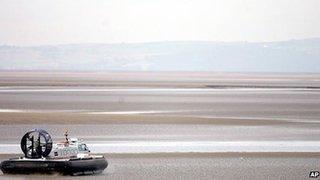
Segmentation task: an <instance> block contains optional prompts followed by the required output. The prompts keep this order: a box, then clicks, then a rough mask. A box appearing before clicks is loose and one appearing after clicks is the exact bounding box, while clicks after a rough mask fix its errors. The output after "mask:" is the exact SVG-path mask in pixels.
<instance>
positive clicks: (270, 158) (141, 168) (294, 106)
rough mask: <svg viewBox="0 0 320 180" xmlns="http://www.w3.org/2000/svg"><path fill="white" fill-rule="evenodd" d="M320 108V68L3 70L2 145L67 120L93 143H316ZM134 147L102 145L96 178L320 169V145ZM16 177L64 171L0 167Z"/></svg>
mask: <svg viewBox="0 0 320 180" xmlns="http://www.w3.org/2000/svg"><path fill="white" fill-rule="evenodd" d="M319 109H320V75H319V74H241V73H232V74H230V73H229V74H225V73H121V72H110V73H83V72H77V73H68V72H60V73H52V72H2V73H0V151H1V152H4V144H8V145H14V144H19V141H20V138H21V136H22V135H23V134H24V133H25V132H26V131H27V130H30V129H33V128H44V129H47V130H48V131H49V132H50V134H51V135H52V136H53V137H54V140H60V139H62V138H63V132H64V130H65V129H69V131H70V133H71V134H72V135H74V136H78V137H81V138H83V139H85V140H86V141H87V142H88V143H89V144H90V143H106V142H123V141H125V142H132V143H133V144H134V142H136V141H139V142H145V143H148V142H163V143H166V142H171V143H172V142H185V141H188V142H201V141H204V142H211V143H215V142H237V143H238V144H240V146H242V144H241V142H266V143H268V142H271V144H272V143H277V142H280V143H281V142H285V143H286V144H291V143H292V144H295V143H297V142H299V143H303V142H306V143H308V142H309V144H310V142H312V143H313V142H314V143H315V144H318V143H317V142H319V141H320V111H319ZM244 144H245V143H244ZM1 145H2V147H1ZM164 146H165V144H164ZM244 147H245V146H244ZM289 147H291V146H289ZM231 148H232V147H231ZM198 149H199V148H198ZM200 149H201V148H200ZM240 149H241V148H240ZM317 149H318V150H319V151H317ZM138 150H139V147H137V149H136V150H134V149H132V151H133V152H131V153H123V154H114V153H110V154H106V157H107V158H108V160H109V162H110V167H108V169H107V170H106V171H105V172H104V174H102V175H99V176H95V178H98V179H99V178H101V179H105V178H110V179H128V178H129V177H130V179H150V178H152V179H212V178H217V179H235V178H236V179H307V178H308V175H309V171H311V170H319V169H317V168H318V167H319V158H318V157H319V154H318V153H317V152H320V148H319V146H315V148H313V150H312V151H313V152H303V151H305V149H304V150H302V151H301V152H286V151H283V152H278V153H276V152H272V153H271V152H269V153H268V152H260V153H259V152H256V153H249V152H246V153H245V152H242V153H240V152H238V153H237V152H233V153H223V152H221V153H213V152H212V153H199V152H194V153H185V152H180V153H178V152H177V153H172V152H171V153H163V152H162V151H161V152H158V153H155V152H152V153H144V152H142V153H141V152H140V153H138V154H137V153H135V151H136V152H138ZM242 150H243V148H242ZM292 150H293V151H294V150H295V149H292ZM173 151H174V149H173ZM235 151H236V150H235ZM273 151H277V147H275V149H273ZM307 151H308V150H307ZM13 153H18V150H17V152H13ZM4 157H7V156H5V155H0V158H1V159H3V158H4ZM12 177H14V178H18V179H19V178H21V179H33V178H39V179H40V178H43V177H45V178H58V179H59V178H62V177H61V176H58V175H50V176H48V175H44V176H43V175H38V176H5V175H1V176H0V178H1V179H2V178H12ZM77 178H79V179H82V178H83V179H85V178H87V177H77Z"/></svg>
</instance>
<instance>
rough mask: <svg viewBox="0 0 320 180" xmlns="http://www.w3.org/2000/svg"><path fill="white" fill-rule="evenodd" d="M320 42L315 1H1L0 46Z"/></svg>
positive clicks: (318, 0) (318, 10) (319, 10)
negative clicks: (167, 42)
mask: <svg viewBox="0 0 320 180" xmlns="http://www.w3.org/2000/svg"><path fill="white" fill-rule="evenodd" d="M310 37H320V0H54V1H47V0H0V44H11V45H41V44H65V43H115V42H149V41H176V40H205V41H278V40H287V39H301V38H310Z"/></svg>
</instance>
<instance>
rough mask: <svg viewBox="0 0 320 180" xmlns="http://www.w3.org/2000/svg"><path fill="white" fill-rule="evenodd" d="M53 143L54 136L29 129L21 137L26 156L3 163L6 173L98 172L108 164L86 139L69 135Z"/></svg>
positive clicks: (75, 173)
mask: <svg viewBox="0 0 320 180" xmlns="http://www.w3.org/2000/svg"><path fill="white" fill-rule="evenodd" d="M65 137H66V138H65V141H63V142H60V143H57V144H55V145H53V143H52V139H51V136H50V135H49V134H48V133H47V132H46V131H45V130H42V129H35V130H32V131H29V132H27V133H26V134H25V135H24V136H23V137H22V139H21V144H20V146H21V150H22V152H23V153H24V155H25V156H24V157H18V158H11V159H9V160H6V161H3V162H2V163H1V164H0V168H1V171H2V172H3V173H7V174H32V173H46V174H50V173H54V172H58V173H61V174H67V175H87V174H97V173H101V172H103V171H104V169H105V168H106V167H107V166H108V162H107V160H106V159H105V158H104V156H102V155H92V154H90V150H89V149H88V147H87V145H86V144H85V143H84V142H83V140H80V139H77V138H70V139H69V138H68V132H66V133H65Z"/></svg>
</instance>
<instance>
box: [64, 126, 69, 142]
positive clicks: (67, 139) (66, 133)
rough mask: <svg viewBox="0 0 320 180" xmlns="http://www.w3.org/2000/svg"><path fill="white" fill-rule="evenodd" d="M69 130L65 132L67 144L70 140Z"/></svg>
mask: <svg viewBox="0 0 320 180" xmlns="http://www.w3.org/2000/svg"><path fill="white" fill-rule="evenodd" d="M68 135H69V134H68V129H67V130H66V131H65V133H64V136H65V137H66V143H67V144H69V138H68Z"/></svg>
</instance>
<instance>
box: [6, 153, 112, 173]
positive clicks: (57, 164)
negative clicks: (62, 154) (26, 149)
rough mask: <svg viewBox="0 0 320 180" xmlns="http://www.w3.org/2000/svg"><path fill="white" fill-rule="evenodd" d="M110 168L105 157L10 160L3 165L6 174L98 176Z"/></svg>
mask: <svg viewBox="0 0 320 180" xmlns="http://www.w3.org/2000/svg"><path fill="white" fill-rule="evenodd" d="M107 166H108V162H107V160H106V159H105V158H104V157H99V158H73V159H58V160H57V159H21V158H16V159H9V160H6V161H3V162H2V163H1V170H2V172H3V173H5V174H33V173H45V174H51V173H55V172H58V173H61V174H68V175H86V174H98V173H101V172H103V170H104V169H105V168H106V167H107Z"/></svg>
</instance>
